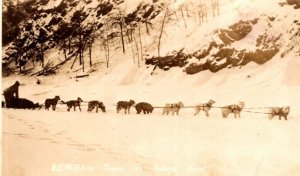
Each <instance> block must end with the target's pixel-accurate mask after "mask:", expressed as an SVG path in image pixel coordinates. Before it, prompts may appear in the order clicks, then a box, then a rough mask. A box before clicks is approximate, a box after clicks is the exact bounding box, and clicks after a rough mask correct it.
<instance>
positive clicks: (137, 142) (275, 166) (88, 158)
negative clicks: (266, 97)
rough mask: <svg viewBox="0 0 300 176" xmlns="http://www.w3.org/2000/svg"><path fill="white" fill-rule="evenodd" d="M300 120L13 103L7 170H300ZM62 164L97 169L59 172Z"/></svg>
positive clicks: (6, 119)
mask: <svg viewBox="0 0 300 176" xmlns="http://www.w3.org/2000/svg"><path fill="white" fill-rule="evenodd" d="M299 124H300V120H299V119H297V118H290V119H289V120H288V121H279V120H278V119H273V120H271V121H270V120H268V119H267V117H266V116H262V115H257V114H255V115H253V114H248V113H243V114H242V118H241V119H234V118H233V117H232V116H230V117H229V118H228V119H222V118H220V116H219V115H218V114H217V113H211V117H210V118H206V117H205V116H204V114H200V115H198V116H197V117H192V116H191V115H188V113H187V112H183V113H182V114H181V115H179V117H176V116H174V117H172V116H168V117H167V116H161V115H159V114H158V113H155V114H152V115H148V116H147V115H136V114H131V115H124V114H115V113H111V112H109V113H106V114H102V113H98V114H96V113H86V112H81V113H79V112H69V113H68V112H51V111H50V112H47V113H45V111H44V110H41V111H30V110H27V111H25V110H6V109H5V110H3V144H4V145H3V151H4V158H5V159H6V160H4V161H5V162H4V168H7V169H6V170H4V173H7V172H9V173H10V174H4V175H19V174H18V172H20V173H22V174H23V175H30V176H32V175H41V174H42V175H60V174H63V175H240V174H241V173H243V175H299V173H300V169H299V168H300V167H299V163H300V162H299V160H300V151H299V148H300V140H299V135H300V129H299ZM10 158H11V159H10ZM12 158H13V159H12ZM57 163H62V164H68V163H71V164H76V163H77V164H81V165H83V166H85V167H90V168H92V169H90V170H81V171H74V170H62V171H61V172H59V170H58V168H55V166H56V165H55V164H57ZM83 166H82V167H83ZM53 167H54V170H53ZM134 168H135V169H136V168H138V170H137V169H136V170H134ZM55 169H56V170H55ZM139 169H141V170H139ZM12 171H13V172H12Z"/></svg>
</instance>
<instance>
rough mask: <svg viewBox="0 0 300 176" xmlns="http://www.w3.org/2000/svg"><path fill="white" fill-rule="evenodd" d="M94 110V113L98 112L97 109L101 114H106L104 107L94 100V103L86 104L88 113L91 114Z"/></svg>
mask: <svg viewBox="0 0 300 176" xmlns="http://www.w3.org/2000/svg"><path fill="white" fill-rule="evenodd" d="M94 108H96V112H98V108H100V109H101V110H102V112H106V110H105V106H104V104H103V103H102V102H100V101H97V100H94V101H89V103H88V112H91V111H92V110H93V109H94Z"/></svg>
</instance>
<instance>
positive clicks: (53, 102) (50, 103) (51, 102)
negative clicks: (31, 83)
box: [45, 96, 60, 111]
mask: <svg viewBox="0 0 300 176" xmlns="http://www.w3.org/2000/svg"><path fill="white" fill-rule="evenodd" d="M58 100H60V97H59V96H55V97H54V98H47V99H46V100H45V109H46V110H49V108H50V106H52V110H53V111H55V108H56V105H57V102H58Z"/></svg>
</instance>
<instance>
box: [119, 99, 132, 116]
mask: <svg viewBox="0 0 300 176" xmlns="http://www.w3.org/2000/svg"><path fill="white" fill-rule="evenodd" d="M134 104H135V102H134V101H133V100H130V101H119V102H118V103H117V113H119V112H120V111H121V109H124V110H125V114H126V113H127V112H128V114H130V107H131V106H132V105H134Z"/></svg>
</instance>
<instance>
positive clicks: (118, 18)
mask: <svg viewBox="0 0 300 176" xmlns="http://www.w3.org/2000/svg"><path fill="white" fill-rule="evenodd" d="M112 20H113V23H112V26H113V25H115V24H117V25H118V26H119V27H120V35H121V42H122V49H123V53H125V52H126V51H125V44H124V33H123V30H124V26H125V25H124V23H125V22H124V21H125V20H124V12H122V11H121V10H120V9H119V13H118V14H117V15H116V16H114V17H112Z"/></svg>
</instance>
